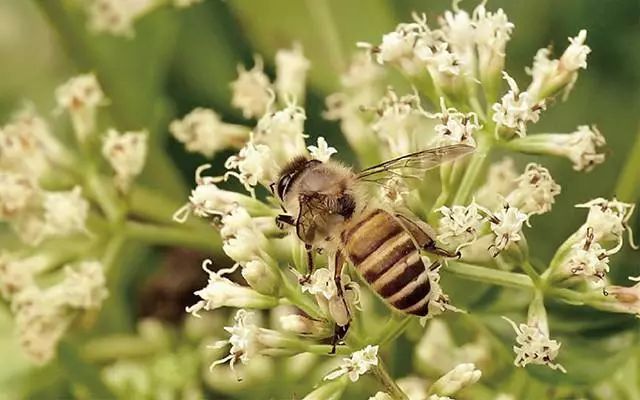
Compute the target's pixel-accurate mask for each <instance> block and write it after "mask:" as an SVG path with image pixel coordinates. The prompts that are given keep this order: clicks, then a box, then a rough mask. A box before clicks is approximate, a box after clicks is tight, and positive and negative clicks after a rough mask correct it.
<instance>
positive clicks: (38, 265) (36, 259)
mask: <svg viewBox="0 0 640 400" xmlns="http://www.w3.org/2000/svg"><path fill="white" fill-rule="evenodd" d="M46 265H47V260H46V257H44V256H38V255H35V256H31V257H26V258H21V257H18V256H16V255H14V254H10V253H6V252H0V295H2V297H3V298H4V299H5V300H11V298H12V296H13V295H15V294H16V293H19V292H20V291H22V290H23V289H26V288H28V287H30V286H33V285H34V284H35V281H34V277H35V275H36V274H37V273H38V272H39V271H40V270H42V269H43V268H44V267H46Z"/></svg>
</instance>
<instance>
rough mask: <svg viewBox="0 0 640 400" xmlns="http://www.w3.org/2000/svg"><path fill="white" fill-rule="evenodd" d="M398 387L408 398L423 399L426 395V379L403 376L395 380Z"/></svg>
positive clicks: (411, 399)
mask: <svg viewBox="0 0 640 400" xmlns="http://www.w3.org/2000/svg"><path fill="white" fill-rule="evenodd" d="M396 383H397V384H398V386H399V387H400V389H402V391H403V392H404V394H406V395H407V397H408V398H409V400H425V399H426V396H427V381H426V380H424V379H422V378H418V377H417V376H405V377H404V378H400V379H398V380H397V381H396Z"/></svg>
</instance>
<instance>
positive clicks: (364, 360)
mask: <svg viewBox="0 0 640 400" xmlns="http://www.w3.org/2000/svg"><path fill="white" fill-rule="evenodd" d="M377 365H378V346H371V345H368V346H367V347H365V348H364V349H362V350H358V351H356V352H354V353H353V354H351V357H348V358H343V359H342V363H341V364H340V367H339V368H338V369H336V370H335V371H333V372H330V373H329V374H327V375H326V376H325V377H324V379H325V380H332V379H337V378H339V377H341V376H343V375H347V376H348V377H349V380H351V382H356V381H357V380H358V379H359V378H360V376H362V375H364V374H366V373H367V372H369V370H370V369H371V368H374V367H376V366H377Z"/></svg>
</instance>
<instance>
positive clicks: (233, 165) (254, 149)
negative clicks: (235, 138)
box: [224, 142, 279, 195]
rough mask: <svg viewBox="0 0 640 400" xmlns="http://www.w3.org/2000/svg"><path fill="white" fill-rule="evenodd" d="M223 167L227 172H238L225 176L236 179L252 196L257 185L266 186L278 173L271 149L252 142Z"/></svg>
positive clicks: (228, 173)
mask: <svg viewBox="0 0 640 400" xmlns="http://www.w3.org/2000/svg"><path fill="white" fill-rule="evenodd" d="M224 166H225V168H227V169H228V170H232V169H237V170H238V172H235V171H229V172H227V174H226V175H227V176H235V177H237V178H238V180H239V181H240V183H242V184H243V185H244V187H245V189H247V191H249V192H250V193H251V194H252V195H253V194H254V189H253V187H254V186H256V185H257V184H258V183H262V184H263V185H268V184H269V182H273V181H274V180H275V178H276V176H277V173H278V171H279V166H278V164H277V163H276V161H275V159H274V156H273V152H272V150H271V148H269V146H267V145H264V144H255V143H252V142H248V143H247V144H246V145H245V146H244V147H243V148H242V149H240V152H239V153H238V154H237V155H235V156H231V157H229V158H228V159H227V161H226V162H225V164H224Z"/></svg>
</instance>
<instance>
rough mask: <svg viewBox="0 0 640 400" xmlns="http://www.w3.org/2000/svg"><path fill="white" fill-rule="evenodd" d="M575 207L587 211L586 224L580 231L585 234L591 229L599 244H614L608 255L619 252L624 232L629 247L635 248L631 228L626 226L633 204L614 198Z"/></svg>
mask: <svg viewBox="0 0 640 400" xmlns="http://www.w3.org/2000/svg"><path fill="white" fill-rule="evenodd" d="M576 207H578V208H588V209H589V214H588V216H587V222H585V224H584V225H583V227H582V228H581V230H583V231H584V232H587V231H588V230H589V229H591V230H592V232H593V236H594V238H595V241H597V242H601V244H604V243H603V242H615V243H616V244H615V246H614V247H613V248H612V249H610V250H608V253H609V254H613V253H615V252H617V251H618V250H620V248H621V247H622V244H623V236H622V235H623V234H624V232H625V231H627V232H628V234H629V241H630V244H631V246H632V247H635V244H634V243H633V240H632V238H633V234H632V232H631V227H630V226H629V224H628V222H629V219H630V218H631V215H632V214H633V211H634V209H635V205H634V204H630V203H624V202H621V201H618V200H616V199H615V198H614V199H613V200H607V199H603V198H601V197H600V198H597V199H593V200H591V201H589V202H587V203H584V204H577V205H576Z"/></svg>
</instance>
